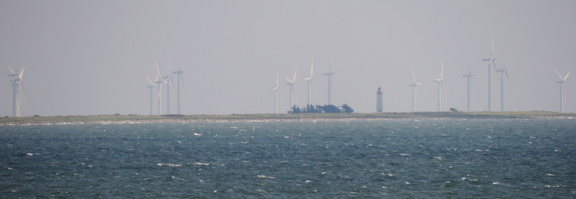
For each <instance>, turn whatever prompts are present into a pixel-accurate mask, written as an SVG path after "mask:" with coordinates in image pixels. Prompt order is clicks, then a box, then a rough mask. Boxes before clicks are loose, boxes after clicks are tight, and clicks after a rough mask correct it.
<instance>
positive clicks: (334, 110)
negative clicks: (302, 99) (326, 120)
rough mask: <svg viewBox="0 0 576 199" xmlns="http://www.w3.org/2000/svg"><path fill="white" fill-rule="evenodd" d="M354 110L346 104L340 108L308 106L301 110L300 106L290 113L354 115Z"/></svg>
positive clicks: (294, 107) (330, 105)
mask: <svg viewBox="0 0 576 199" xmlns="http://www.w3.org/2000/svg"><path fill="white" fill-rule="evenodd" d="M353 112H354V109H352V107H350V106H348V104H344V105H342V106H340V107H338V106H334V105H332V104H329V105H307V106H306V107H304V108H300V107H299V106H293V107H292V110H290V111H289V113H353Z"/></svg>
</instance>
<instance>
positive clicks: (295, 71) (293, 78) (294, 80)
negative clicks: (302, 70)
mask: <svg viewBox="0 0 576 199" xmlns="http://www.w3.org/2000/svg"><path fill="white" fill-rule="evenodd" d="M296 73H298V68H296V69H294V77H292V83H294V82H296Z"/></svg>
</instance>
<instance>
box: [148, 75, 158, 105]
mask: <svg viewBox="0 0 576 199" xmlns="http://www.w3.org/2000/svg"><path fill="white" fill-rule="evenodd" d="M146 79H148V83H150V84H149V85H148V86H146V88H148V90H150V115H152V107H153V104H154V97H153V96H154V94H153V92H154V87H156V84H155V83H154V82H153V81H152V80H150V78H149V77H148V76H146Z"/></svg>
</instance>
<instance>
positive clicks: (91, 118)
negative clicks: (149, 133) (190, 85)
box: [0, 111, 576, 124]
mask: <svg viewBox="0 0 576 199" xmlns="http://www.w3.org/2000/svg"><path fill="white" fill-rule="evenodd" d="M573 117H576V113H557V112H545V111H528V112H415V113H396V112H394V113H302V114H285V113H283V114H232V115H162V116H158V115H154V116H148V115H132V114H131V115H120V114H114V115H87V116H38V115H36V116H31V117H3V118H0V124H56V123H93V122H174V121H204V120H281V119H348V118H350V119H378V118H380V119H415V118H462V119H490V118H496V119H497V118H573Z"/></svg>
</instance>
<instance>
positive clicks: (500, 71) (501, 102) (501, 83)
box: [496, 63, 510, 112]
mask: <svg viewBox="0 0 576 199" xmlns="http://www.w3.org/2000/svg"><path fill="white" fill-rule="evenodd" d="M496 72H497V73H500V111H501V112H504V74H506V79H508V81H510V76H508V68H506V64H505V63H504V65H503V67H502V68H501V69H496Z"/></svg>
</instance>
